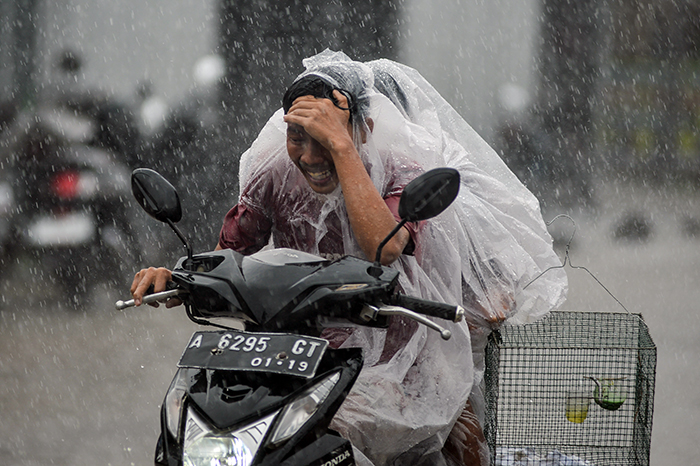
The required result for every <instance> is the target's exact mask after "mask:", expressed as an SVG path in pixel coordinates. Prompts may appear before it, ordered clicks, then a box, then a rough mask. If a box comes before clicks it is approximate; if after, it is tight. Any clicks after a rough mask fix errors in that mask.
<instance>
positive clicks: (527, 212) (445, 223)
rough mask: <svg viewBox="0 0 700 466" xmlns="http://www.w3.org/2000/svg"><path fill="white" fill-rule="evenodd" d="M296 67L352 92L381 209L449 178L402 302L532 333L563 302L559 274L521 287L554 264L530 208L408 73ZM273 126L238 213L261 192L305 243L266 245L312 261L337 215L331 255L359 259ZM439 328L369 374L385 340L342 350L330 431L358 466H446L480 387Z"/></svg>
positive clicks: (374, 337)
mask: <svg viewBox="0 0 700 466" xmlns="http://www.w3.org/2000/svg"><path fill="white" fill-rule="evenodd" d="M304 66H305V67H306V71H305V72H304V73H302V74H301V75H300V76H299V77H298V78H297V79H299V78H301V77H303V76H306V75H308V74H314V75H317V76H320V77H321V78H323V79H324V80H326V81H327V82H329V83H331V84H332V85H333V86H334V87H337V88H338V89H342V90H344V91H347V92H349V93H350V94H351V95H352V96H353V97H354V100H355V102H354V105H356V106H357V107H358V108H361V112H365V113H366V115H367V116H369V117H370V118H371V119H372V121H373V122H374V127H373V128H372V130H371V131H370V129H369V127H368V126H367V124H366V122H365V121H366V120H365V119H363V118H353V119H352V124H353V135H354V136H357V135H360V134H362V133H363V132H364V133H365V134H366V135H367V138H366V142H364V143H362V141H361V140H360V139H361V138H359V137H355V145H356V146H357V147H358V152H359V154H360V156H361V158H362V160H363V162H364V165H365V167H366V169H367V171H368V173H369V174H370V177H371V179H372V181H373V183H374V185H375V187H376V188H377V190H378V191H379V193H380V194H381V195H382V196H384V197H387V196H389V195H391V194H394V191H397V190H401V189H402V188H403V186H405V185H406V184H407V183H408V182H409V181H410V180H411V179H413V178H415V177H416V176H417V174H418V173H419V172H421V171H427V170H429V169H432V168H436V167H442V166H450V167H454V168H456V169H457V170H459V172H460V175H461V188H460V194H459V196H458V198H457V200H456V201H455V203H454V204H453V205H452V206H451V207H449V208H448V210H446V211H445V212H444V213H442V214H441V215H439V216H438V217H436V218H434V219H431V220H428V221H425V222H422V223H421V224H420V226H419V227H418V228H417V238H416V244H415V251H414V253H413V254H412V255H402V256H401V257H400V258H399V259H398V260H397V261H396V262H395V263H394V264H392V267H395V268H397V269H398V270H399V271H400V272H401V274H400V280H399V283H400V286H401V288H402V290H403V292H404V293H405V294H408V295H411V296H418V297H422V298H425V299H431V300H436V301H442V302H446V303H451V304H462V305H463V306H464V307H465V309H466V312H467V314H468V318H467V321H468V322H469V327H471V328H472V330H473V329H475V328H489V327H495V326H496V325H498V324H499V323H500V322H502V321H503V320H504V319H506V318H507V319H509V320H511V321H513V322H527V321H531V320H534V319H537V318H538V317H540V316H542V315H544V314H546V313H547V312H548V311H549V310H550V309H552V308H553V307H555V306H557V305H559V304H560V303H561V302H562V301H563V299H564V296H565V292H566V277H565V275H564V273H563V271H561V270H554V271H552V272H551V273H547V274H545V275H543V276H542V277H541V278H539V279H538V280H536V281H535V282H534V283H532V284H530V285H529V286H527V285H528V284H529V283H530V282H531V281H532V280H533V279H534V278H536V277H537V276H539V275H540V274H541V273H542V272H543V271H544V270H546V269H548V268H549V267H553V266H559V265H561V263H560V261H559V259H558V258H557V256H556V254H555V253H554V251H553V249H552V245H551V238H550V237H549V235H548V233H547V230H546V227H545V225H544V222H543V220H542V217H541V214H540V211H539V204H538V202H537V200H536V199H535V198H534V197H533V195H532V194H531V193H530V192H529V191H528V190H527V189H525V188H524V186H523V185H522V184H521V183H520V182H519V181H518V180H517V178H516V177H515V176H514V175H513V174H512V173H511V172H510V171H509V170H508V169H507V167H506V166H505V165H504V164H503V162H502V161H501V160H500V158H499V157H498V155H497V154H496V153H495V152H494V151H493V150H492V149H491V148H490V147H489V146H488V145H487V144H486V143H485V142H484V141H483V140H482V139H481V138H480V137H479V136H478V135H477V134H476V132H474V130H473V129H472V128H471V127H470V126H469V125H468V124H467V123H466V122H465V121H464V120H463V119H462V118H461V117H460V116H459V115H458V114H457V113H456V112H455V111H454V110H453V109H452V107H451V106H450V105H449V104H448V103H447V102H446V101H445V100H444V99H443V98H442V97H440V95H439V94H438V93H437V92H436V91H435V90H434V89H433V88H432V86H430V84H428V83H427V81H425V80H424V79H423V78H422V77H421V76H420V75H419V74H418V73H417V72H416V71H415V70H412V69H410V68H408V67H405V66H402V65H399V64H397V63H395V62H391V61H388V60H378V61H375V62H370V63H366V64H363V63H360V62H355V61H352V60H350V59H349V58H348V57H347V56H346V55H344V54H343V53H342V52H332V51H329V50H326V51H324V52H322V53H320V54H318V55H316V56H314V57H311V58H308V59H306V60H304ZM375 75H376V76H377V78H378V79H377V81H376V88H375ZM380 91H381V92H380ZM387 96H389V97H387ZM282 117H283V110H281V109H280V110H279V111H278V112H276V113H275V114H274V115H273V116H272V117H271V118H270V120H269V121H268V122H267V124H266V125H265V127H264V128H263V129H262V131H261V133H260V135H259V136H258V138H257V139H256V141H255V142H254V143H253V144H252V146H251V147H250V149H249V150H248V151H246V153H245V154H244V155H243V156H242V158H241V166H240V183H241V191H240V192H241V193H242V194H241V198H240V199H239V203H242V204H244V205H247V206H250V207H253V208H257V209H260V210H264V209H266V208H268V207H269V206H260V205H256V202H258V199H257V198H256V196H255V194H254V193H256V192H260V191H263V190H264V191H266V192H267V193H268V195H269V193H270V190H272V192H273V194H272V204H273V205H274V209H276V210H278V212H277V214H276V215H280V216H284V217H283V218H286V219H288V220H289V222H291V223H292V224H293V225H295V228H296V229H297V230H298V231H299V232H313V233H311V234H315V238H316V240H315V241H311V242H310V243H309V242H307V243H306V244H305V245H304V244H301V243H299V244H296V243H295V241H294V239H290V238H288V237H283V235H282V233H281V232H280V231H277V230H276V229H275V225H274V224H273V226H272V242H273V245H274V246H276V247H281V246H284V247H294V246H298V247H299V248H304V249H307V251H306V252H310V253H315V254H319V253H321V252H322V251H321V250H319V244H320V243H321V242H322V239H323V237H324V235H325V234H326V231H327V226H326V225H327V222H326V220H327V219H328V217H329V216H330V215H337V217H338V218H339V219H340V224H341V228H342V234H343V248H344V250H342V251H334V252H337V253H340V254H349V255H355V256H358V257H364V256H363V253H362V251H361V249H360V247H359V246H358V244H357V242H356V241H355V239H354V238H353V233H352V230H351V228H350V226H349V222H348V219H347V215H346V213H345V207H344V203H343V197H342V192H341V189H340V187H338V189H336V191H335V192H333V193H331V194H328V195H320V194H317V193H315V192H314V191H313V190H312V189H311V188H310V187H309V186H308V185H307V183H306V181H305V180H304V178H303V176H302V174H301V173H300V172H299V170H298V169H297V168H296V166H295V165H294V164H293V163H292V162H291V160H290V159H289V157H288V155H287V152H286V146H285V140H286V124H285V123H284V122H283V120H282ZM361 130H362V131H361ZM266 199H268V202H269V197H268V198H266ZM309 244H314V245H311V246H309ZM526 286H527V288H526ZM439 323H440V324H441V325H444V326H447V327H448V328H449V329H450V330H451V331H452V334H453V337H452V339H450V340H449V341H443V340H442V339H441V338H440V336H439V334H438V333H437V332H435V331H432V330H429V329H426V328H425V327H424V326H419V327H418V329H417V330H415V332H414V333H412V334H409V336H408V337H407V339H406V341H405V342H404V343H403V345H402V347H401V348H400V349H399V350H398V351H397V352H396V353H395V354H394V355H393V357H392V358H391V359H390V360H389V361H388V362H384V361H382V362H381V363H380V362H379V361H380V357H381V355H382V351H383V348H384V343H385V338H386V331H385V330H381V329H379V330H378V329H370V328H365V327H357V328H354V329H353V332H352V334H351V336H350V337H349V338H348V339H347V340H346V341H345V342H344V343H343V345H342V346H344V347H348V346H361V347H363V348H364V350H365V367H364V368H363V370H362V373H361V374H360V377H359V379H358V381H357V382H356V384H355V386H354V387H353V389H352V391H351V392H350V395H349V396H348V398H347V399H346V401H345V402H344V404H343V405H342V407H341V409H340V411H339V412H338V414H337V415H336V418H335V420H334V421H333V424H332V426H331V427H333V428H335V429H337V430H339V431H340V432H341V433H342V434H343V435H344V436H347V437H348V438H349V439H350V440H351V441H352V442H353V445H354V447H355V448H356V454H357V456H358V458H357V460H358V463H359V464H376V465H379V464H419V461H418V460H417V459H416V458H418V457H422V458H423V460H422V461H426V464H445V463H444V461H445V459H444V458H443V457H442V454H441V451H440V450H441V448H442V445H443V444H444V442H445V440H446V439H447V436H448V435H449V433H450V430H451V429H452V426H453V424H454V423H455V420H456V419H457V417H458V416H459V415H460V414H461V412H462V410H463V408H464V406H465V403H466V401H467V399H468V397H469V395H470V392H471V389H472V384H473V383H474V381H475V376H476V381H477V382H478V381H479V378H480V377H481V376H480V373H479V372H476V374H475V368H474V365H473V364H474V363H473V357H472V353H471V341H470V331H469V330H470V329H469V327H468V325H467V323H465V322H461V323H459V324H455V323H446V322H445V321H440V322H439ZM329 325H331V324H329ZM338 325H346V326H347V324H338ZM477 368H478V364H477Z"/></svg>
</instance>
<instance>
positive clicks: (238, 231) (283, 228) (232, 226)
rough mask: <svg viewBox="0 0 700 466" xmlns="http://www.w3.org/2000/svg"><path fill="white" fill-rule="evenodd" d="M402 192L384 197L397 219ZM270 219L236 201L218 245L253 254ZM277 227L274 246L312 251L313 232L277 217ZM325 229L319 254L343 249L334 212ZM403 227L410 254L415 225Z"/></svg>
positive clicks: (263, 241)
mask: <svg viewBox="0 0 700 466" xmlns="http://www.w3.org/2000/svg"><path fill="white" fill-rule="evenodd" d="M400 198H401V193H397V194H392V195H390V196H388V197H386V198H385V199H384V202H386V205H387V206H388V207H389V210H390V211H391V213H392V214H393V215H394V218H395V219H396V221H397V222H398V221H400V220H401V219H400V217H399V213H398V210H399V200H400ZM271 203H272V199H265V200H263V201H262V204H263V205H268V206H269V205H271ZM273 222H274V221H273V220H272V219H270V218H269V215H266V214H265V213H263V212H258V211H257V210H255V209H253V208H250V207H247V206H246V205H245V204H243V203H238V204H236V205H235V206H234V207H233V208H232V209H231V210H229V211H228V213H227V214H226V217H225V218H224V224H223V226H222V228H221V233H220V235H219V245H221V247H222V248H224V249H233V250H235V251H237V252H240V253H241V254H246V255H248V254H253V253H255V252H257V251H259V250H260V249H262V248H263V247H264V246H265V245H266V244H267V243H268V242H269V240H270V233H271V232H272V226H273ZM276 227H277V231H279V232H280V233H281V234H280V235H278V236H277V237H276V239H275V240H276V242H277V246H279V247H289V248H292V249H297V250H302V251H305V252H310V251H312V248H313V246H314V245H315V242H316V236H315V235H314V234H313V232H306V231H303V229H302V228H300V227H299V226H298V225H292V224H290V223H287V222H284V221H278V224H277V225H276ZM326 227H327V228H328V232H327V233H326V235H325V236H324V237H323V238H322V239H321V241H320V243H319V245H318V248H319V252H320V253H321V254H338V253H342V252H343V251H344V248H343V234H342V230H341V227H340V220H339V219H338V217H337V215H335V214H334V213H331V214H330V215H329V217H328V219H326ZM405 228H406V229H407V230H408V232H409V234H410V240H409V244H408V245H407V246H406V249H404V254H411V253H412V252H413V249H414V244H415V241H416V236H417V228H418V225H416V224H414V223H407V224H406V225H405Z"/></svg>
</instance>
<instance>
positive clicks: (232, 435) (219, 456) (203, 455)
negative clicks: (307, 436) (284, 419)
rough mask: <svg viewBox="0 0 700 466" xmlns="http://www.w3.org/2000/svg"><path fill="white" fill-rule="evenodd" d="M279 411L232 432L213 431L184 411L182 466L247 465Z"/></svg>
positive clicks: (202, 421) (201, 420)
mask: <svg viewBox="0 0 700 466" xmlns="http://www.w3.org/2000/svg"><path fill="white" fill-rule="evenodd" d="M278 413H279V411H277V412H275V413H273V414H271V415H269V416H267V417H266V418H264V419H261V420H258V421H256V422H254V423H253V424H250V425H248V426H246V427H244V428H242V429H239V430H236V431H233V432H214V431H213V429H212V428H211V427H210V426H209V424H207V423H206V422H205V421H204V420H203V419H202V418H201V417H199V416H198V415H197V414H196V413H195V412H194V411H192V410H188V411H187V424H186V425H185V442H184V452H183V462H184V465H185V466H250V465H251V464H252V463H253V459H254V458H255V454H256V453H257V451H258V448H259V447H260V444H261V443H262V441H263V438H265V434H266V433H267V431H268V429H269V428H270V426H271V425H272V421H273V420H274V418H275V416H277V414H278Z"/></svg>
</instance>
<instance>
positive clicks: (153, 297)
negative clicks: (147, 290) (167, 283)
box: [114, 289, 183, 311]
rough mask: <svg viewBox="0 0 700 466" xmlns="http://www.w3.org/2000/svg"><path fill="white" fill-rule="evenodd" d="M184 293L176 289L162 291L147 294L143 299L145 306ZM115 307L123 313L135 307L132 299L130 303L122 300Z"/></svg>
mask: <svg viewBox="0 0 700 466" xmlns="http://www.w3.org/2000/svg"><path fill="white" fill-rule="evenodd" d="M182 291H183V290H181V289H175V290H166V291H161V292H160V293H152V294H147V295H146V296H144V297H143V304H148V303H153V302H156V301H161V300H164V299H168V298H172V297H175V296H177V295H179V294H180V293H181V292H182ZM114 305H115V307H116V308H117V310H118V311H121V310H123V309H126V308H127V307H133V306H134V300H133V299H130V300H128V301H122V300H121V299H120V300H119V301H117V302H116V303H115V304H114Z"/></svg>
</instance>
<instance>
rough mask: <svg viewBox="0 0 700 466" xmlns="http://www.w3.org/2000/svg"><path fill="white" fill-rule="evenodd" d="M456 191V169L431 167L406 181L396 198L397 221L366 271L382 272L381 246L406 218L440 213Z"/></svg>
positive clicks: (375, 274) (382, 243)
mask: <svg viewBox="0 0 700 466" xmlns="http://www.w3.org/2000/svg"><path fill="white" fill-rule="evenodd" d="M457 193H459V172H458V171H457V170H455V169H454V168H435V169H433V170H430V171H428V172H425V173H423V174H422V175H420V176H419V177H417V178H416V179H414V180H413V181H411V182H410V183H408V184H407V185H406V187H405V188H404V189H403V192H402V193H401V200H400V201H399V216H400V217H401V221H400V222H399V223H398V225H396V228H394V229H393V230H392V231H391V233H389V235H388V236H387V237H386V238H384V239H383V240H382V242H381V243H379V246H378V247H377V255H376V256H375V259H374V265H373V266H372V267H370V269H369V273H370V275H372V276H375V277H378V276H379V274H381V273H382V270H381V266H380V264H381V257H382V249H384V246H385V245H386V243H388V242H389V240H390V239H391V238H392V237H393V236H394V235H395V234H396V233H397V232H398V231H399V229H401V227H402V226H404V225H405V224H406V222H418V221H420V220H427V219H429V218H432V217H435V216H437V215H439V214H441V213H442V212H443V211H444V210H445V209H447V207H448V206H449V205H450V204H452V201H454V200H455V198H456V197H457Z"/></svg>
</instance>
